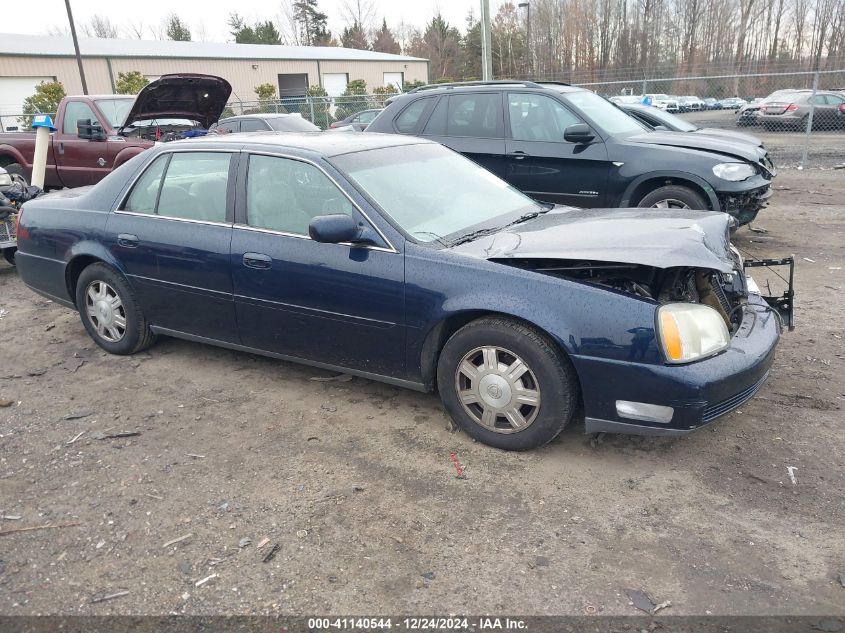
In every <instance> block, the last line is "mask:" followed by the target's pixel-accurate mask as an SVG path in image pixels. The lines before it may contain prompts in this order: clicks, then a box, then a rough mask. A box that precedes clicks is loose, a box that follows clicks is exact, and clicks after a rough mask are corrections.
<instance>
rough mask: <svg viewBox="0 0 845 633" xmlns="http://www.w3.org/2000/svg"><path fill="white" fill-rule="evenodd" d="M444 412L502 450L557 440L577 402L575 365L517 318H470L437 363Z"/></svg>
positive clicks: (525, 448) (463, 426) (462, 426)
mask: <svg viewBox="0 0 845 633" xmlns="http://www.w3.org/2000/svg"><path fill="white" fill-rule="evenodd" d="M437 385H438V389H439V391H440V397H441V399H442V400H443V405H444V406H445V407H446V411H447V412H448V413H449V415H450V416H451V417H452V419H453V420H454V421H455V423H456V424H457V425H458V426H459V427H461V429H463V430H464V431H465V432H466V433H467V434H468V435H470V436H472V437H474V438H475V439H477V440H478V441H480V442H484V443H485V444H489V445H491V446H495V447H497V448H501V449H505V450H517V451H518V450H527V449H531V448H536V447H538V446H542V445H543V444H546V443H547V442H549V441H551V440H552V439H554V438H555V437H556V436H557V435H558V434H559V433H560V432H561V431H562V430H563V429H564V427H565V426H566V425H567V424H568V423H569V421H570V420H571V419H572V414H573V412H574V410H575V405H576V403H577V400H578V397H577V396H578V387H577V381H576V379H575V370H574V369H573V367H572V365H571V363H570V362H569V359H568V358H566V357H565V356H564V355H563V354H562V353H561V352H560V350H559V349H558V348H557V346H556V345H555V343H554V342H553V341H552V340H551V339H550V338H549V337H548V336H546V335H545V334H543V333H542V332H539V331H538V330H536V329H534V328H533V327H530V326H528V325H525V324H523V323H520V322H519V321H515V320H511V319H507V318H501V317H487V318H482V319H479V320H477V321H473V322H472V323H469V324H468V325H466V326H464V327H462V328H461V329H460V330H458V331H457V332H455V334H453V335H452V337H451V338H450V339H449V340H448V341H447V342H446V345H445V346H444V347H443V351H442V352H441V354H440V359H439V361H438V365H437Z"/></svg>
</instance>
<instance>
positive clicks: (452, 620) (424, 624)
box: [308, 617, 526, 631]
mask: <svg viewBox="0 0 845 633" xmlns="http://www.w3.org/2000/svg"><path fill="white" fill-rule="evenodd" d="M393 628H396V629H399V630H406V631H431V630H436V631H450V630H451V631H462V630H478V631H497V630H498V631H519V630H525V629H526V623H525V622H524V621H523V620H520V619H518V618H495V617H481V618H477V619H476V618H472V619H469V618H461V617H448V618H441V617H415V618H381V617H374V618H365V617H358V618H309V619H308V630H309V631H331V630H348V631H352V630H358V631H372V630H390V629H393Z"/></svg>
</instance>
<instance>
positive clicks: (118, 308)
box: [76, 263, 155, 354]
mask: <svg viewBox="0 0 845 633" xmlns="http://www.w3.org/2000/svg"><path fill="white" fill-rule="evenodd" d="M76 308H77V310H79V316H80V317H81V318H82V324H83V325H84V326H85V329H86V330H87V332H88V334H89V335H90V336H91V338H92V339H94V342H95V343H97V345H99V346H100V347H102V348H103V349H104V350H106V351H107V352H110V353H112V354H134V353H135V352H138V351H141V350H142V349H145V348H147V347H149V346H150V345H151V344H152V343H153V341H154V340H155V335H154V334H153V333H152V331H151V330H150V327H149V324H148V323H147V320H146V319H145V318H144V315H143V314H142V313H141V309H140V307H139V306H138V303H137V301H136V300H135V293H134V292H133V291H132V287H131V286H130V285H129V283H128V282H127V281H126V279H125V278H124V277H123V275H121V274H120V273H118V272H117V271H116V270H114V269H113V268H112V267H110V266H107V265H106V264H104V263H96V264H92V265H90V266H88V267H87V268H86V269H85V270H83V271H82V274H81V275H80V276H79V279H78V281H77V283H76Z"/></svg>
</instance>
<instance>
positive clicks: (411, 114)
mask: <svg viewBox="0 0 845 633" xmlns="http://www.w3.org/2000/svg"><path fill="white" fill-rule="evenodd" d="M431 99H432V97H426V98H425V99H417V100H416V101H414V102H413V103H411V104H410V105H409V106H408V107H407V108H405V109H404V110H403V111H402V114H400V115H399V116H398V117H396V120H395V121H394V122H393V125H394V126H396V130H397V131H398V132H401V133H402V134H413V133H414V132H416V130H417V125H418V124H419V122H420V117H421V116H422V114H423V112H425V109H426V107H427V106H428V104H429V103H431Z"/></svg>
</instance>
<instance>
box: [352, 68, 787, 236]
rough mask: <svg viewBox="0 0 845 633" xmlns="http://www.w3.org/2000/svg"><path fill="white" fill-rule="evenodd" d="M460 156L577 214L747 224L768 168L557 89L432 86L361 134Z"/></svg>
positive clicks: (739, 152) (743, 148)
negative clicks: (414, 140)
mask: <svg viewBox="0 0 845 633" xmlns="http://www.w3.org/2000/svg"><path fill="white" fill-rule="evenodd" d="M367 131H369V132H391V133H400V134H412V135H416V136H422V137H425V138H429V139H432V140H435V141H437V142H439V143H442V144H443V145H446V146H447V147H450V148H452V149H454V150H456V151H459V152H461V153H462V154H464V155H465V156H467V157H469V158H471V159H472V160H474V161H475V162H477V163H478V164H480V165H482V166H483V167H485V168H487V169H489V170H490V171H491V172H492V173H494V174H496V175H497V176H499V177H500V178H503V179H504V180H506V181H507V182H509V183H511V184H512V185H513V186H514V187H516V188H517V189H520V190H521V191H523V192H525V193H527V194H528V195H530V196H531V197H533V198H535V199H537V200H541V201H546V202H552V203H559V204H568V205H573V206H581V207H637V206H639V207H671V208H679V209H704V210H712V211H724V212H726V213H729V214H731V215H733V216H734V217H735V218H736V219H737V222H738V224H740V225H742V224H747V223H748V222H751V221H752V220H753V219H754V217H755V216H756V215H757V212H758V211H759V210H760V209H761V208H762V207H763V206H764V204H765V202H766V200H767V199H768V198H769V196H770V195H771V189H770V185H771V181H772V178H773V177H774V168H773V166H772V163H771V161H770V159H769V157H768V154H767V153H766V151H765V149H761V148H758V147H755V146H752V145H750V144H749V143H746V142H731V141H729V140H728V139H724V138H714V137H710V136H706V135H702V134H685V133H679V132H667V131H655V130H652V129H650V128H648V127H647V126H646V125H645V124H643V123H640V122H638V121H636V120H635V119H634V118H633V117H631V116H629V115H628V114H626V113H625V112H624V111H622V110H620V109H619V108H618V107H616V106H615V105H614V104H612V103H610V102H609V101H607V100H606V99H604V98H603V97H600V96H598V95H597V94H595V93H593V92H591V91H589V90H585V89H583V88H576V87H573V86H569V85H567V84H558V83H536V82H531V81H524V82H507V81H503V82H469V83H465V84H446V85H443V84H435V85H431V86H426V87H423V88H418V89H415V90H413V91H411V92H409V93H406V94H404V95H400V96H397V97H394V98H393V99H392V100H391V101H390V103H389V104H388V105H387V107H386V108H385V109H384V111H383V112H382V113H381V114H380V115H379V116H378V117H377V118H376V120H375V121H373V122H372V123H371V124H370V126H369V127H368V128H367Z"/></svg>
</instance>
